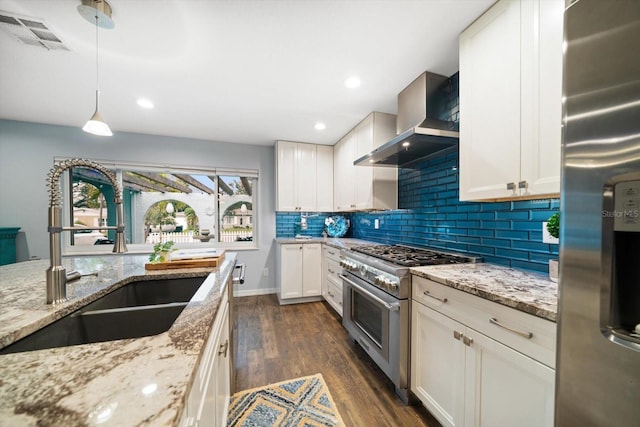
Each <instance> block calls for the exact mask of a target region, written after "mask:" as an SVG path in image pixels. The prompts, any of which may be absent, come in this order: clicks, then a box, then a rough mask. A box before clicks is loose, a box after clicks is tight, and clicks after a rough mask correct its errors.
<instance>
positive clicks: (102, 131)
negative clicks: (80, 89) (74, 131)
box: [82, 91, 113, 136]
mask: <svg viewBox="0 0 640 427" xmlns="http://www.w3.org/2000/svg"><path fill="white" fill-rule="evenodd" d="M98 95H99V91H96V111H95V112H94V113H93V116H91V118H90V119H89V120H88V121H87V123H85V124H84V126H83V127H82V130H83V131H85V132H87V133H90V134H93V135H98V136H113V133H111V129H109V125H108V124H107V123H106V122H105V121H104V119H103V118H102V114H100V111H98Z"/></svg>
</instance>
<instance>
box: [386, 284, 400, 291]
mask: <svg viewBox="0 0 640 427" xmlns="http://www.w3.org/2000/svg"><path fill="white" fill-rule="evenodd" d="M388 289H389V290H390V291H396V290H398V284H397V283H395V282H389V288H388Z"/></svg>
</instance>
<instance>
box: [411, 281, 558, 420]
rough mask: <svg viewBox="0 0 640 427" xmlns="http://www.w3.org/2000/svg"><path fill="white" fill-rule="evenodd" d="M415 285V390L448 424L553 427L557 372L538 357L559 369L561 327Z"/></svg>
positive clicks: (427, 283)
mask: <svg viewBox="0 0 640 427" xmlns="http://www.w3.org/2000/svg"><path fill="white" fill-rule="evenodd" d="M413 283H414V288H413V296H412V298H413V300H412V324H411V390H412V391H413V393H414V394H415V395H416V396H417V397H418V398H419V399H420V400H421V401H422V403H423V404H424V405H425V406H426V408H427V409H428V410H429V411H430V412H431V413H432V414H433V415H434V416H435V417H436V418H437V419H438V420H439V421H440V423H442V425H443V426H447V427H451V426H469V427H471V426H474V427H482V426H486V427H509V426H514V425H517V426H531V427H543V426H549V427H551V426H553V411H554V385H555V371H554V369H553V368H552V367H550V366H547V365H545V364H544V363H541V361H540V360H536V359H534V357H536V358H537V357H539V358H540V359H542V360H544V361H546V362H552V361H551V358H552V357H553V354H551V353H553V348H555V347H554V344H553V343H552V341H554V340H555V324H553V323H552V322H549V321H546V320H543V319H539V318H535V319H533V316H530V315H527V314H526V313H521V312H518V311H516V310H513V309H510V308H507V307H503V306H499V305H498V304H496V303H492V302H490V301H486V300H482V299H481V298H479V297H475V296H473V295H469V294H464V295H463V293H462V292H461V291H457V290H454V289H451V288H447V287H444V286H442V285H440V284H436V283H434V282H431V281H427V280H424V279H422V278H417V277H416V276H414V282H413ZM425 291H426V293H425ZM491 318H493V319H498V320H499V322H504V323H503V326H508V327H510V328H511V330H509V329H504V328H503V327H501V326H498V325H496V324H493V323H491V322H490V321H489V320H488V319H491ZM478 329H481V330H482V332H480V331H479V330H478ZM532 331H533V332H532ZM519 332H521V333H524V334H525V335H527V336H523V335H521V334H520V333H519ZM529 332H531V334H532V335H531V337H528V333H529ZM550 356H551V358H550Z"/></svg>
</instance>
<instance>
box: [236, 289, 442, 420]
mask: <svg viewBox="0 0 640 427" xmlns="http://www.w3.org/2000/svg"><path fill="white" fill-rule="evenodd" d="M233 303H234V304H235V305H234V331H233V333H234V340H235V344H236V352H235V360H234V363H235V377H236V378H235V389H236V391H238V390H246V389H249V388H254V387H260V386H263V385H267V384H271V383H275V382H279V381H284V380H289V379H293V378H296V377H301V376H305V375H312V374H315V373H321V374H322V375H323V377H324V379H325V381H326V383H327V385H328V387H329V390H330V392H331V395H332V396H333V399H334V400H335V402H336V405H337V406H338V411H339V412H340V415H341V416H342V418H343V420H344V422H345V424H346V425H347V426H355V427H360V426H362V427H369V426H385V427H387V426H402V427H404V426H407V427H412V426H416V427H419V426H427V427H439V426H440V424H439V423H438V422H437V421H436V420H435V419H434V418H433V417H432V416H431V414H429V413H428V412H427V410H426V409H425V408H424V407H423V406H421V405H419V404H418V405H415V406H405V405H403V404H402V402H401V401H400V399H399V398H398V397H397V396H396V394H395V391H394V389H393V384H392V383H391V381H390V380H389V379H388V378H387V377H386V376H385V375H384V373H382V371H381V370H380V369H379V368H378V367H377V366H376V365H375V364H374V363H373V362H372V361H371V360H370V359H369V357H368V355H367V354H366V353H365V352H364V351H363V350H362V349H361V348H360V347H359V346H358V345H357V344H355V343H354V342H353V341H352V340H351V339H349V337H348V333H347V331H346V330H345V329H344V328H343V327H342V320H341V318H340V316H339V315H338V314H337V313H335V311H334V310H333V309H332V308H331V307H330V306H329V305H328V304H327V303H326V302H314V303H307V304H294V305H284V306H280V305H279V304H278V300H277V297H276V296H275V295H273V294H272V295H260V296H250V297H241V298H239V297H236V298H234V300H233Z"/></svg>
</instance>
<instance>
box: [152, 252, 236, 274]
mask: <svg viewBox="0 0 640 427" xmlns="http://www.w3.org/2000/svg"><path fill="white" fill-rule="evenodd" d="M224 255H225V253H224V251H223V252H222V253H221V254H220V255H218V256H217V257H212V258H199V259H180V260H176V261H168V262H157V263H155V264H153V263H150V262H148V263H146V264H145V265H144V268H145V270H167V269H171V268H199V267H218V266H219V265H221V264H222V261H224Z"/></svg>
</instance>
